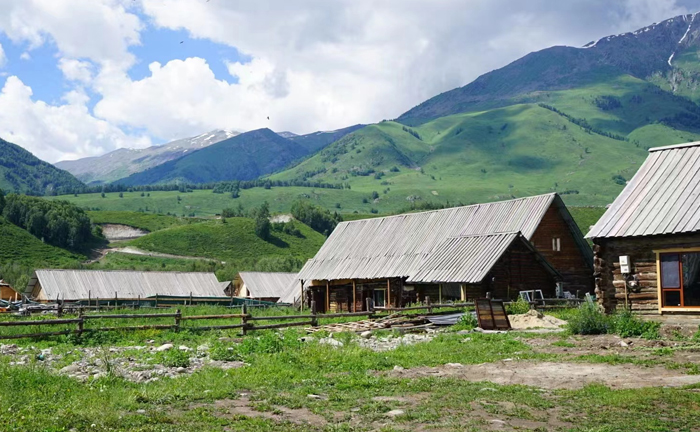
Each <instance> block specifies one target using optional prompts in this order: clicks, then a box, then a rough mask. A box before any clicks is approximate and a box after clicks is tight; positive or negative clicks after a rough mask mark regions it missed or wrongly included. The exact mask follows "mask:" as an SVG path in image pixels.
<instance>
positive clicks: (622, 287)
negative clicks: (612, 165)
mask: <svg viewBox="0 0 700 432" xmlns="http://www.w3.org/2000/svg"><path fill="white" fill-rule="evenodd" d="M699 196H700V142H692V143H686V144H679V145H672V146H666V147H656V148H652V149H649V155H648V157H647V159H646V161H645V162H644V164H643V165H642V166H641V167H640V168H639V170H638V171H637V173H636V174H635V175H634V177H633V178H632V179H631V180H630V181H629V182H628V183H627V185H626V186H625V188H624V189H623V191H622V192H621V193H620V195H619V196H618V197H617V198H616V199H615V201H614V202H613V203H612V205H611V206H610V207H609V208H608V210H607V211H606V212H605V214H604V215H603V217H602V218H601V219H600V220H599V221H598V223H596V224H595V226H594V227H593V228H592V229H591V231H590V232H589V233H588V235H587V237H589V238H590V239H591V240H592V241H593V243H594V252H595V258H594V263H595V269H594V271H595V289H596V293H597V294H598V298H599V301H600V303H601V304H602V305H603V306H604V307H605V309H606V310H607V311H612V310H614V309H616V308H620V307H628V308H630V309H631V310H633V311H636V312H642V313H644V312H646V313H659V314H660V313H666V312H695V313H700V199H698V197H699Z"/></svg>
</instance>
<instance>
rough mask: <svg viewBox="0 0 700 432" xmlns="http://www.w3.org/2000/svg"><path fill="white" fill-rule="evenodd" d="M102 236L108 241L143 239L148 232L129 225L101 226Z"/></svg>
mask: <svg viewBox="0 0 700 432" xmlns="http://www.w3.org/2000/svg"><path fill="white" fill-rule="evenodd" d="M102 234H103V235H104V236H105V238H106V239H107V240H109V241H114V240H130V239H136V238H139V237H143V236H145V235H146V234H148V231H146V230H142V229H140V228H134V227H132V226H129V225H121V224H103V225H102Z"/></svg>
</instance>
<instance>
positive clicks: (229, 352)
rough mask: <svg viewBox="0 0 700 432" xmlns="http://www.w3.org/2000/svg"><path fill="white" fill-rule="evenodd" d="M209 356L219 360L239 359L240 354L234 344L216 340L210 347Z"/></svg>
mask: <svg viewBox="0 0 700 432" xmlns="http://www.w3.org/2000/svg"><path fill="white" fill-rule="evenodd" d="M209 357H210V358H211V359H212V360H217V361H234V360H238V359H239V356H238V354H237V353H236V349H235V348H234V347H233V346H230V345H226V344H224V343H221V342H219V341H216V342H215V343H214V344H213V345H212V346H211V348H210V349H209Z"/></svg>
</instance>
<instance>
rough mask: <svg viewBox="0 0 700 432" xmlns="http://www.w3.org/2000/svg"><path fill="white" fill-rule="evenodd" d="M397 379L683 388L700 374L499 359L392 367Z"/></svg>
mask: <svg viewBox="0 0 700 432" xmlns="http://www.w3.org/2000/svg"><path fill="white" fill-rule="evenodd" d="M387 375H389V376H392V377H397V378H421V377H445V378H460V379H465V380H467V381H472V382H480V381H488V382H492V383H494V384H500V385H512V384H522V385H528V386H533V387H540V388H545V389H577V388H581V387H584V386H585V385H588V384H593V383H599V384H604V385H606V386H608V387H610V388H612V389H630V388H642V387H649V386H654V387H680V386H684V385H688V384H696V383H700V375H685V374H683V373H681V372H680V371H678V370H670V369H666V368H664V367H660V366H657V367H640V366H635V365H629V364H626V365H615V366H613V365H609V364H605V363H570V362H561V363H558V362H556V363H555V362H536V361H532V362H531V361H500V362H495V363H484V364H480V365H457V364H455V365H445V366H438V367H418V368H413V369H404V370H392V371H389V372H388V373H387Z"/></svg>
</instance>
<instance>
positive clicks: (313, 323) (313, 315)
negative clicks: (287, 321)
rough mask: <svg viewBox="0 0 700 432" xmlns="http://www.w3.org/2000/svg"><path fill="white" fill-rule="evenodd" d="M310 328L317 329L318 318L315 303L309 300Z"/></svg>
mask: <svg viewBox="0 0 700 432" xmlns="http://www.w3.org/2000/svg"><path fill="white" fill-rule="evenodd" d="M311 327H318V317H317V316H316V302H315V301H313V300H311Z"/></svg>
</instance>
